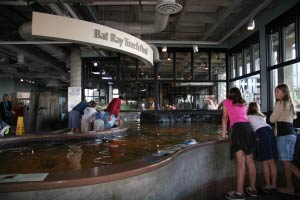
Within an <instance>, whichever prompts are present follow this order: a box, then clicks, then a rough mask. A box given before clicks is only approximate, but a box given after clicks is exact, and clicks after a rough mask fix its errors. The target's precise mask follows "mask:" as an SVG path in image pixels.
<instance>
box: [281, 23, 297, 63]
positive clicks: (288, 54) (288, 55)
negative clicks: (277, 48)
mask: <svg viewBox="0 0 300 200" xmlns="http://www.w3.org/2000/svg"><path fill="white" fill-rule="evenodd" d="M283 38H284V61H288V60H292V59H295V58H296V50H295V39H296V38H295V24H294V23H292V24H291V25H289V26H286V27H284V28H283Z"/></svg>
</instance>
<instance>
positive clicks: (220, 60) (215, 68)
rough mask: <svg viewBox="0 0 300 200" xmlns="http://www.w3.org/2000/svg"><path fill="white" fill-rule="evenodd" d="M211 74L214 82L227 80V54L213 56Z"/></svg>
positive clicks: (214, 54) (213, 54)
mask: <svg viewBox="0 0 300 200" xmlns="http://www.w3.org/2000/svg"><path fill="white" fill-rule="evenodd" d="M211 74H212V80H226V54H225V53H212V54H211Z"/></svg>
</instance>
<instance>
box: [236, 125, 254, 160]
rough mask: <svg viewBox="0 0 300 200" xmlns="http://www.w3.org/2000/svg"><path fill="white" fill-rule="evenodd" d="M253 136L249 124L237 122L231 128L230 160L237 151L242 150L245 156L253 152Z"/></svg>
mask: <svg viewBox="0 0 300 200" xmlns="http://www.w3.org/2000/svg"><path fill="white" fill-rule="evenodd" d="M255 140H256V137H255V134H254V130H253V128H252V126H251V124H250V123H249V122H238V123H235V124H234V125H233V126H232V136H231V145H230V160H232V159H233V158H234V155H235V153H236V152H237V151H240V150H242V151H243V152H244V153H245V154H246V155H249V154H251V153H254V152H255Z"/></svg>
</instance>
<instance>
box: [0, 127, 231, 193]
mask: <svg viewBox="0 0 300 200" xmlns="http://www.w3.org/2000/svg"><path fill="white" fill-rule="evenodd" d="M126 130H127V129H126V128H124V129H117V130H109V131H102V132H95V131H93V132H89V133H79V134H47V135H28V136H26V135H25V136H22V137H13V138H3V139H0V146H1V145H3V144H7V143H20V142H24V141H32V140H43V141H44V140H46V139H54V138H55V139H64V140H67V139H74V138H76V139H77V138H87V137H91V138H95V137H97V136H98V135H103V134H116V133H117V134H119V133H122V132H124V131H126ZM222 143H228V140H214V141H206V142H202V143H198V144H194V145H190V146H187V147H184V148H182V149H180V150H178V151H176V152H175V153H173V154H171V155H168V156H162V157H160V159H159V160H158V161H157V162H154V163H149V162H146V161H144V160H136V161H129V162H126V163H121V164H116V165H112V166H109V167H104V168H102V167H95V168H89V169H84V170H73V171H69V172H61V173H49V174H48V176H47V177H46V179H45V180H44V181H32V182H12V183H0V192H1V193H7V192H25V191H38V190H50V189H62V188H72V187H80V186H87V185H94V184H101V183H106V182H112V181H117V180H121V179H125V178H130V177H134V176H138V175H141V174H145V173H148V172H151V171H154V170H156V169H159V168H161V167H163V166H165V165H167V164H169V163H170V162H172V160H173V159H175V158H176V157H178V156H179V155H181V154H184V153H185V152H188V151H191V150H194V149H197V148H201V147H205V146H211V145H217V144H222Z"/></svg>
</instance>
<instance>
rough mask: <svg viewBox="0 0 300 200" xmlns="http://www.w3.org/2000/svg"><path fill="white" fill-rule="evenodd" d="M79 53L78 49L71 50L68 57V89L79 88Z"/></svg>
mask: <svg viewBox="0 0 300 200" xmlns="http://www.w3.org/2000/svg"><path fill="white" fill-rule="evenodd" d="M80 56H81V52H80V49H79V48H72V49H71V56H70V67H71V74H70V87H81V59H80Z"/></svg>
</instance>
